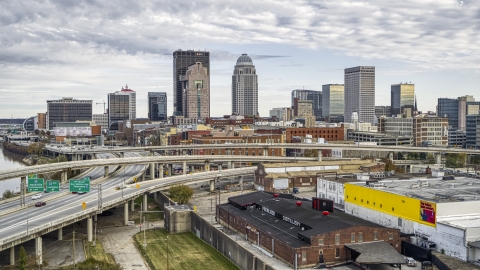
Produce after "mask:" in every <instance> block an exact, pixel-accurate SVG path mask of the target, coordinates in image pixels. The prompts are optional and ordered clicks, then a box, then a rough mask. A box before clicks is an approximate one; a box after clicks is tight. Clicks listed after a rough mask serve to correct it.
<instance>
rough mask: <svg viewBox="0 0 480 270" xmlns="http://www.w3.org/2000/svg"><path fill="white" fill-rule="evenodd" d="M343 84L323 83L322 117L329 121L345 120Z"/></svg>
mask: <svg viewBox="0 0 480 270" xmlns="http://www.w3.org/2000/svg"><path fill="white" fill-rule="evenodd" d="M344 90H345V87H344V85H343V84H326V85H322V117H323V119H325V121H327V122H329V123H340V122H343V113H344V107H345V104H344V100H343V99H344V95H345V94H344Z"/></svg>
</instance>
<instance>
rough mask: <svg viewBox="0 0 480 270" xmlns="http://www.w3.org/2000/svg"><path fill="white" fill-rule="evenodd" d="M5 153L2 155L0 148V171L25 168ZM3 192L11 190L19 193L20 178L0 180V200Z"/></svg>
mask: <svg viewBox="0 0 480 270" xmlns="http://www.w3.org/2000/svg"><path fill="white" fill-rule="evenodd" d="M6 153H7V152H5V153H4V152H3V149H2V148H0V170H6V169H14V168H18V167H22V166H25V164H23V163H21V162H19V161H17V160H15V159H13V158H11V157H10V156H7V154H6ZM10 155H11V154H10ZM5 190H11V191H15V192H18V191H20V177H19V178H14V179H8V180H0V199H1V198H2V195H3V192H5Z"/></svg>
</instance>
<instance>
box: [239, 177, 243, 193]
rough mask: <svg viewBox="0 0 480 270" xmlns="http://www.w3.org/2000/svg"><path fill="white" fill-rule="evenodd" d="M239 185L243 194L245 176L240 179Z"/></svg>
mask: <svg viewBox="0 0 480 270" xmlns="http://www.w3.org/2000/svg"><path fill="white" fill-rule="evenodd" d="M238 184H239V185H240V191H242V192H243V176H240V179H238Z"/></svg>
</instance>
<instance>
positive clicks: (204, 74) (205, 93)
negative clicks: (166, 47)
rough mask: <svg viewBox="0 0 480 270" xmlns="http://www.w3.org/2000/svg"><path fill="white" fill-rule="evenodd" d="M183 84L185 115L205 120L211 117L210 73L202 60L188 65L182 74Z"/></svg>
mask: <svg viewBox="0 0 480 270" xmlns="http://www.w3.org/2000/svg"><path fill="white" fill-rule="evenodd" d="M180 81H181V82H182V84H183V100H182V104H183V109H182V111H183V117H185V118H190V119H196V122H198V121H205V119H206V118H208V117H210V75H209V74H208V68H206V67H204V66H203V64H202V63H201V62H197V63H195V64H193V65H191V66H189V67H188V69H187V72H186V74H185V75H182V76H180Z"/></svg>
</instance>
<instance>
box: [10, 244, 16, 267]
mask: <svg viewBox="0 0 480 270" xmlns="http://www.w3.org/2000/svg"><path fill="white" fill-rule="evenodd" d="M10 265H15V246H13V247H11V248H10Z"/></svg>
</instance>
